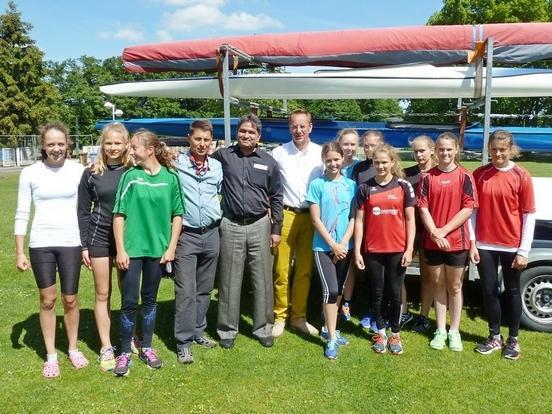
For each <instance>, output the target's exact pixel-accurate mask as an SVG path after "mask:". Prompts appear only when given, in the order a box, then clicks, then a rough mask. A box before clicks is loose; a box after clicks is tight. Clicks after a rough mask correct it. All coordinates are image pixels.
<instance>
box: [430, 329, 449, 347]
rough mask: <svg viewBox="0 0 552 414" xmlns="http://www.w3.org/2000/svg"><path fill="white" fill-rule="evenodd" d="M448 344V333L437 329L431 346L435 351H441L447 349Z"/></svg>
mask: <svg viewBox="0 0 552 414" xmlns="http://www.w3.org/2000/svg"><path fill="white" fill-rule="evenodd" d="M446 342H447V331H441V330H440V329H437V330H436V331H435V334H434V335H433V339H432V340H431V341H430V342H429V346H430V347H432V348H433V349H437V350H439V351H440V350H441V349H443V348H444V347H445V345H446Z"/></svg>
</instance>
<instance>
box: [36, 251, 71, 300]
mask: <svg viewBox="0 0 552 414" xmlns="http://www.w3.org/2000/svg"><path fill="white" fill-rule="evenodd" d="M29 257H30V259H31V267H32V269H33V274H34V276H35V280H36V285H37V286H38V288H39V289H45V288H48V287H50V286H53V285H55V284H56V270H57V272H58V273H59V281H60V284H61V292H62V293H63V294H65V295H76V294H77V293H78V291H79V279H80V271H81V261H82V255H81V247H80V246H75V247H32V248H30V249H29Z"/></svg>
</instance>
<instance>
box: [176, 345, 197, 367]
mask: <svg viewBox="0 0 552 414" xmlns="http://www.w3.org/2000/svg"><path fill="white" fill-rule="evenodd" d="M176 355H177V357H178V362H180V363H181V364H193V362H194V356H193V355H192V349H191V347H189V346H181V347H179V348H177V350H176Z"/></svg>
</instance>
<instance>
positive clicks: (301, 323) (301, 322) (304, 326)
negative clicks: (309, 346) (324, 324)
mask: <svg viewBox="0 0 552 414" xmlns="http://www.w3.org/2000/svg"><path fill="white" fill-rule="evenodd" d="M291 327H292V328H294V329H297V330H299V331H301V332H303V333H304V334H305V335H310V336H318V329H316V328H315V327H314V326H312V325H311V324H310V323H308V322H307V320H306V319H298V320H296V321H295V322H292V323H291Z"/></svg>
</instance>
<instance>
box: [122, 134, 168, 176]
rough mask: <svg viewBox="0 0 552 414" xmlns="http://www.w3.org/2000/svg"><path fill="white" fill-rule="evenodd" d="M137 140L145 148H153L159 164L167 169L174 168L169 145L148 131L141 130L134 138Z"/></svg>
mask: <svg viewBox="0 0 552 414" xmlns="http://www.w3.org/2000/svg"><path fill="white" fill-rule="evenodd" d="M132 138H137V139H138V140H139V141H140V144H142V145H143V146H145V147H153V153H154V155H155V158H156V159H157V161H158V162H159V164H161V165H164V166H165V167H167V168H173V159H174V158H173V155H172V153H171V151H170V150H169V148H168V147H167V144H165V143H164V142H163V141H161V140H160V139H159V137H158V136H157V135H155V134H154V133H153V132H151V131H149V130H147V129H139V130H138V131H136V133H135V134H134V135H133V136H132Z"/></svg>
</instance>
